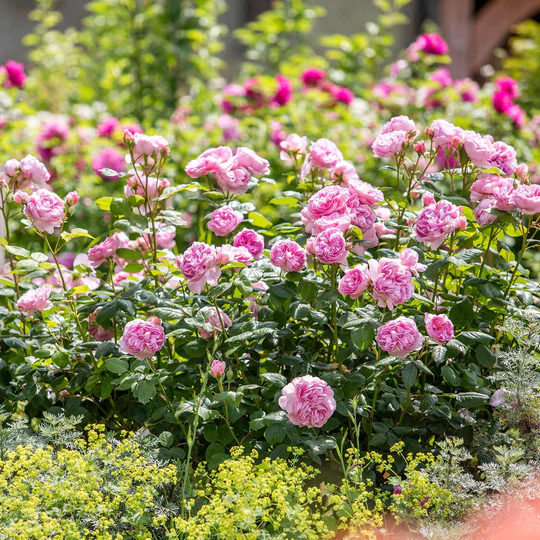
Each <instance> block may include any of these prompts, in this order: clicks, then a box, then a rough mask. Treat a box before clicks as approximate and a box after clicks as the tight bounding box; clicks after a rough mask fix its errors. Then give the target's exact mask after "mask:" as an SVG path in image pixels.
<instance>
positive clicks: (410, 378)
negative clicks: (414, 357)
mask: <svg viewBox="0 0 540 540" xmlns="http://www.w3.org/2000/svg"><path fill="white" fill-rule="evenodd" d="M401 376H402V377H403V384H404V385H405V388H412V386H414V383H415V382H416V378H417V377H418V368H417V367H416V366H415V365H414V364H413V363H412V362H409V363H408V364H406V365H405V367H404V368H403V372H402V374H401Z"/></svg>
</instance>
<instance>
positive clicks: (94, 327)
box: [88, 308, 114, 341]
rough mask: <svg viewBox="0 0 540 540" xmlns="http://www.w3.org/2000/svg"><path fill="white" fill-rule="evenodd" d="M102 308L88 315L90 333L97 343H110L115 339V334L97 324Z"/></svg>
mask: <svg viewBox="0 0 540 540" xmlns="http://www.w3.org/2000/svg"><path fill="white" fill-rule="evenodd" d="M100 311H101V308H97V309H96V310H95V311H92V313H90V315H88V332H89V334H90V335H91V336H92V337H93V338H94V339H95V340H96V341H109V340H110V339H112V338H113V337H114V332H113V330H112V329H111V328H103V326H101V325H100V324H99V323H98V322H97V316H98V313H99V312H100Z"/></svg>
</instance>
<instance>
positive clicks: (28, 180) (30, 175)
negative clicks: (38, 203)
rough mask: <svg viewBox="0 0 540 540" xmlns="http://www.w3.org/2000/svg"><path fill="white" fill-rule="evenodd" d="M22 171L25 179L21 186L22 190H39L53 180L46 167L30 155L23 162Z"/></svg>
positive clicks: (21, 164)
mask: <svg viewBox="0 0 540 540" xmlns="http://www.w3.org/2000/svg"><path fill="white" fill-rule="evenodd" d="M20 170H21V173H22V175H23V177H24V182H23V183H22V184H21V185H20V186H19V188H20V189H26V188H31V189H39V188H42V187H45V185H46V184H47V183H48V182H49V180H50V179H51V175H50V173H49V171H48V170H47V168H46V167H45V165H44V164H43V163H41V161H39V159H37V158H35V157H34V156H32V155H30V154H29V155H27V156H26V157H25V158H24V159H22V160H21V163H20Z"/></svg>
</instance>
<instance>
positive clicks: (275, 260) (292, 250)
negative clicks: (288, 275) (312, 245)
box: [270, 240, 307, 272]
mask: <svg viewBox="0 0 540 540" xmlns="http://www.w3.org/2000/svg"><path fill="white" fill-rule="evenodd" d="M306 261H307V255H306V250H305V249H304V248H302V247H301V246H299V245H298V244H297V243H296V242H293V241H292V240H279V241H278V242H276V243H275V244H274V245H273V246H272V248H271V249H270V262H271V263H272V264H273V265H274V266H277V267H278V268H281V269H282V270H283V271H285V272H300V270H302V269H303V268H304V267H305V266H306Z"/></svg>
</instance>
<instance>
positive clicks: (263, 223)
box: [248, 212, 272, 229]
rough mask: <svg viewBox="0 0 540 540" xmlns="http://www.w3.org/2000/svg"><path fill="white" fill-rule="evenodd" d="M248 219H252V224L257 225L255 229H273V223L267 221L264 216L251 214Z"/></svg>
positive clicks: (256, 213) (257, 213)
mask: <svg viewBox="0 0 540 540" xmlns="http://www.w3.org/2000/svg"><path fill="white" fill-rule="evenodd" d="M248 218H249V219H251V223H252V224H253V225H255V227H260V228H261V229H269V228H270V227H272V222H271V221H270V220H268V219H266V218H265V217H264V216H263V215H262V214H259V212H250V213H249V214H248Z"/></svg>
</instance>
